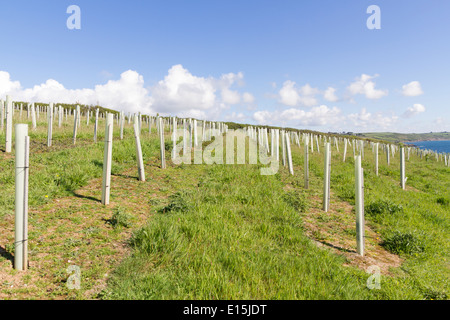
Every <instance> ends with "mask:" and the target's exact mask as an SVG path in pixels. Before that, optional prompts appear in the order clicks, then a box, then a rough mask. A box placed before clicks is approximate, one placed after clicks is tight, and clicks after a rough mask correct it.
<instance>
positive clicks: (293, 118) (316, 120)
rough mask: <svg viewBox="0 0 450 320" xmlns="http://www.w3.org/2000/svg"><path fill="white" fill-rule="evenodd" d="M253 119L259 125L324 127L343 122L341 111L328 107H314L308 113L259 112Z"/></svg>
mask: <svg viewBox="0 0 450 320" xmlns="http://www.w3.org/2000/svg"><path fill="white" fill-rule="evenodd" d="M253 119H254V120H255V121H256V122H257V123H258V124H267V125H271V124H273V125H280V124H281V123H282V124H290V125H293V126H324V125H334V124H337V123H339V122H341V121H342V119H343V118H342V116H341V110H340V109H339V108H337V107H333V108H329V107H328V106H326V105H321V106H317V107H313V108H311V109H310V110H308V111H305V110H301V109H296V108H290V109H286V110H283V111H281V112H280V111H273V112H270V111H257V112H255V113H254V114H253Z"/></svg>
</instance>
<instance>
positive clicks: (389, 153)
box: [0, 96, 450, 270]
mask: <svg viewBox="0 0 450 320" xmlns="http://www.w3.org/2000/svg"><path fill="white" fill-rule="evenodd" d="M26 107H27V108H26V110H27V118H29V117H31V119H32V129H33V130H34V129H36V118H39V113H43V112H45V113H46V116H47V145H48V146H49V147H51V145H52V131H53V122H54V121H55V119H54V118H55V117H54V114H56V115H57V118H58V126H59V127H61V126H62V123H63V122H64V119H65V121H68V116H73V143H74V144H76V137H77V131H78V128H79V126H80V124H81V118H82V113H81V110H80V106H76V108H74V109H73V110H72V109H70V110H69V109H66V108H63V107H62V106H61V105H59V106H55V105H54V104H53V103H50V104H49V105H48V106H42V105H39V106H38V107H37V108H35V106H34V104H27V105H26ZM14 110H16V111H17V110H19V114H20V115H22V112H23V110H24V109H23V107H22V105H20V106H18V105H17V104H15V105H13V102H12V101H11V98H10V97H9V96H7V97H6V101H5V102H3V101H2V100H0V120H1V121H0V125H1V129H2V130H3V128H4V120H6V126H5V127H6V128H5V133H6V138H5V151H6V152H7V153H8V152H11V147H12V143H11V142H12V141H11V138H12V122H13V121H12V120H13V114H14ZM85 116H86V120H87V122H86V124H87V125H89V119H90V117H92V116H94V117H95V122H94V141H95V142H97V133H98V120H99V118H100V117H102V118H105V140H104V159H103V179H102V199H101V202H102V204H103V205H108V204H109V202H110V190H111V164H112V143H113V127H114V122H117V124H118V125H119V130H120V139H123V129H124V124H125V122H126V121H127V122H128V124H130V122H131V119H133V120H132V121H133V130H134V139H135V144H136V159H137V168H138V179H139V180H140V181H145V170H144V161H143V155H142V148H141V141H140V136H141V133H142V125H143V123H144V122H146V123H147V125H148V132H149V133H151V128H152V125H155V126H156V131H157V134H158V136H159V141H160V158H161V168H163V169H164V168H166V159H165V158H166V157H165V139H164V132H165V126H168V128H169V129H168V131H169V132H171V139H172V142H173V149H172V155H171V158H172V160H174V162H175V159H176V157H177V155H178V152H180V151H181V150H177V146H178V144H177V143H178V139H179V138H181V137H179V136H178V126H179V125H180V129H182V138H183V140H182V147H181V148H182V150H183V156H186V155H190V154H191V150H192V147H193V146H194V148H193V149H194V163H196V164H199V163H203V161H197V160H198V158H196V156H195V155H196V154H198V152H199V151H200V154H201V146H202V144H201V143H203V142H204V141H211V140H212V137H215V138H216V139H217V137H220V136H222V135H223V134H226V133H228V126H227V125H226V124H224V123H221V122H211V121H198V120H196V119H180V118H176V117H170V118H163V117H159V116H157V117H150V116H143V115H141V114H140V113H139V114H133V115H131V114H128V116H125V114H124V113H123V112H120V113H116V114H113V113H105V114H101V113H100V112H99V109H98V108H96V109H95V110H88V111H86V112H85ZM143 119H144V120H143ZM269 130H270V131H269ZM199 132H200V134H199ZM242 133H243V136H244V137H248V138H249V160H250V161H249V162H250V163H255V164H256V163H257V161H256V159H254V158H252V157H251V155H250V149H251V150H256V146H259V149H260V151H259V152H260V154H261V153H265V154H270V157H272V159H276V161H277V162H278V161H280V149H281V162H282V165H283V166H287V167H288V170H289V173H290V174H291V175H294V167H293V162H292V153H291V145H292V144H296V145H297V146H298V147H301V141H303V145H304V164H303V166H304V187H305V188H306V189H308V188H309V167H310V164H309V153H310V152H311V153H313V152H315V150H316V151H317V152H320V147H321V145H323V147H324V180H323V210H324V211H325V212H327V211H328V210H329V209H330V174H331V148H332V146H333V145H334V147H335V148H336V150H337V152H339V143H342V142H343V143H344V149H343V158H342V161H344V162H345V161H346V157H347V151H348V147H349V146H350V147H352V148H353V156H354V159H355V211H356V242H357V252H358V253H359V254H360V255H364V181H363V169H362V167H361V162H362V159H363V158H364V146H365V145H367V144H368V142H367V141H364V140H357V139H348V138H346V137H336V136H333V137H331V136H326V135H321V134H312V133H305V132H304V133H301V132H300V131H292V130H284V129H275V128H270V129H269V128H266V127H253V126H248V127H245V128H244V129H242ZM269 135H270V143H269ZM280 138H281V144H280ZM233 140H234V137H233ZM250 141H252V142H253V144H252V143H250ZM291 141H292V143H291ZM241 142H242V141H241ZM239 143H240V142H239V138H238V148H239ZM243 143H244V149H245V140H244V141H243ZM227 144H228V141H227ZM29 146H30V139H29V137H28V124H16V125H15V151H16V197H15V211H16V212H15V258H14V265H15V268H16V269H17V270H26V269H27V265H28V262H27V261H28V260H27V243H28V231H27V230H28V214H27V210H28V175H29V173H28V172H29ZM199 146H200V147H199ZM233 146H234V141H233ZM369 146H371V147H372V151H373V153H374V155H375V173H376V175H378V154H379V148H380V147H381V148H382V150H383V151H384V153H385V155H386V162H387V164H388V165H389V164H390V159H391V157H394V155H395V153H396V152H399V153H400V180H401V181H400V186H401V188H402V189H405V185H406V180H407V178H406V177H405V158H406V160H409V157H410V154H411V152H414V153H416V154H417V155H419V156H420V157H421V158H422V157H423V156H424V155H429V154H433V153H431V152H429V151H428V150H420V149H418V148H412V147H408V148H405V147H403V146H397V145H393V144H381V143H375V142H370V144H369ZM206 148H208V147H206ZM206 148H205V149H206ZM252 148H253V149H252ZM405 150H406V152H407V153H406V154H405ZM177 151H178V152H177ZM434 154H436V160H439V159H443V161H444V163H445V165H446V166H450V160H449V159H450V157H449V155H448V154H437V153H434ZM189 159H190V158H189ZM230 159H231V160H230ZM189 161H190V160H189ZM233 161H234V155H233V156H232V158H229V154H228V152H227V163H234V162H233ZM205 162H206V163H208V162H207V161H206V159H205ZM222 163H223V162H222ZM237 163H241V164H243V163H245V155H244V157H243V158H242V157H240V156H239V154H238V161H237Z"/></svg>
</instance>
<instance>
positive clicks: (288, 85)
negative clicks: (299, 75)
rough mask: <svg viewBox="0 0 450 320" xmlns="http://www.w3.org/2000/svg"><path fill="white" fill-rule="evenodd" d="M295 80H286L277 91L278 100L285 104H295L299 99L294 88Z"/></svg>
mask: <svg viewBox="0 0 450 320" xmlns="http://www.w3.org/2000/svg"><path fill="white" fill-rule="evenodd" d="M294 86H295V82H293V81H291V80H287V81H285V82H284V83H283V87H282V88H281V89H280V91H279V95H280V102H281V103H282V104H284V105H287V106H291V107H293V106H296V105H297V104H298V101H299V100H300V96H299V94H298V92H297V90H296V89H295V88H294Z"/></svg>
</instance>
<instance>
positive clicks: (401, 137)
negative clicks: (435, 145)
mask: <svg viewBox="0 0 450 320" xmlns="http://www.w3.org/2000/svg"><path fill="white" fill-rule="evenodd" d="M359 136H362V137H364V138H370V139H377V140H384V141H389V142H395V143H398V142H411V141H427V140H450V132H429V133H396V132H367V133H361V134H360V135H359Z"/></svg>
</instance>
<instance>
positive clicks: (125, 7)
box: [0, 0, 450, 132]
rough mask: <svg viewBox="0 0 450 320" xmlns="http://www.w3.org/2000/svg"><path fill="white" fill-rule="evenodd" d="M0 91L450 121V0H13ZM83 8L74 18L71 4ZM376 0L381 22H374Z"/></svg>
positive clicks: (292, 120) (343, 124)
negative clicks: (73, 20) (72, 24)
mask: <svg viewBox="0 0 450 320" xmlns="http://www.w3.org/2000/svg"><path fill="white" fill-rule="evenodd" d="M0 3H1V6H0V8H1V12H2V18H1V19H0V35H1V39H2V42H1V50H0V98H4V96H5V95H6V94H10V95H11V96H12V97H13V99H23V100H27V101H41V102H50V101H53V102H76V101H78V102H80V103H87V104H94V103H96V102H97V101H98V102H99V103H100V104H102V105H104V106H105V107H112V108H115V109H122V110H125V111H128V112H137V111H141V112H143V113H150V114H154V113H156V112H159V113H160V114H172V115H179V116H192V117H198V118H206V119H211V120H231V121H236V122H244V123H253V124H271V125H278V126H289V127H296V128H307V129H313V130H320V131H354V132H365V131H397V132H428V131H444V130H445V131H450V111H449V107H448V106H449V101H450V85H449V84H450V83H449V80H450V62H449V58H450V41H448V39H449V33H450V19H449V12H450V2H449V1H448V0H431V1H424V0H423V1H404V0H397V1H379V0H373V1H372V0H371V1H364V0H345V1H335V0H334V1H331V0H327V1H325V0H305V1H300V0H291V1H285V0H278V1H262V0H246V1H242V0H241V1H236V0H226V1H218V0H209V1H200V0H189V1H187V0H185V1H175V0H172V1H170V0H169V1H168V0H164V1H162V0H161V1H148V0H147V1H140V0H134V1H128V2H126V1H100V0H95V1H92V0H91V1H76V0H72V1H54V0H53V1H50V0H49V1H42V0H40V1H31V0H29V1H20V0H15V1H4V0H2V1H1V2H0ZM72 4H74V5H77V6H79V8H80V10H81V15H80V20H81V29H80V30H69V29H68V28H67V26H66V21H67V19H68V18H69V16H70V14H68V13H66V10H67V7H68V6H69V5H72ZM370 5H377V6H378V7H379V8H380V10H381V29H379V30H369V29H368V28H367V26H366V21H367V19H368V18H369V16H370V14H368V13H367V12H366V10H367V8H368V7H369V6H370Z"/></svg>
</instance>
